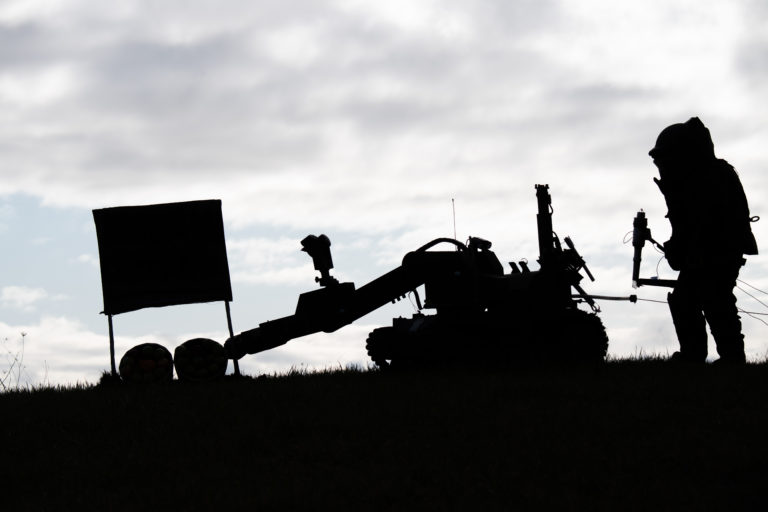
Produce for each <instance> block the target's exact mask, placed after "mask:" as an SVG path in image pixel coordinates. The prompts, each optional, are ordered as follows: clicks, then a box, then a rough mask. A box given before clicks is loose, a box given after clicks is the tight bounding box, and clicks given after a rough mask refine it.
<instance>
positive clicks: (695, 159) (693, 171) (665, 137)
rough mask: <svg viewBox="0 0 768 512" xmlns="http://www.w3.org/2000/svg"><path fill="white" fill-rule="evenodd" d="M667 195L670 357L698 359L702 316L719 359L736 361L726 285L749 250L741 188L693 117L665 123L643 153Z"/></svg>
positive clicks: (733, 313)
mask: <svg viewBox="0 0 768 512" xmlns="http://www.w3.org/2000/svg"><path fill="white" fill-rule="evenodd" d="M648 154H649V155H650V156H651V158H653V163H654V164H655V165H656V167H657V168H658V170H659V178H654V181H655V182H656V184H657V185H658V187H659V189H660V190H661V192H662V194H663V195H664V199H665V201H666V203H667V210H668V211H667V218H668V219H669V222H670V224H671V226H672V235H671V237H670V239H669V240H668V241H667V242H666V243H665V244H664V251H665V255H666V258H667V261H668V262H669V265H670V266H671V267H672V268H673V269H674V270H678V271H679V276H678V279H677V282H676V284H675V287H674V289H673V291H672V292H671V293H670V294H669V296H668V300H669V309H670V312H671V313H672V321H673V323H674V325H675V331H676V332H677V338H678V341H679V343H680V351H679V352H675V353H674V354H673V356H672V358H673V360H675V361H683V362H693V363H704V362H705V361H706V358H707V332H706V324H709V329H710V331H711V332H712V336H713V337H714V339H715V343H716V346H717V352H718V354H719V355H720V361H721V362H722V363H733V364H743V363H744V362H745V354H744V335H743V334H742V331H741V320H740V318H739V315H738V310H737V308H736V297H735V296H734V295H733V289H734V287H735V286H736V279H737V278H738V275H739V270H740V269H741V267H742V265H744V263H745V262H746V260H745V259H744V255H745V254H757V244H756V242H755V237H754V236H753V234H752V229H751V226H750V222H751V218H750V214H749V206H748V203H747V198H746V195H745V194H744V188H743V187H742V185H741V181H740V180H739V176H738V174H737V173H736V170H735V169H734V168H733V167H732V166H731V165H730V164H729V163H728V162H727V161H725V160H723V159H720V158H717V157H716V156H715V149H714V144H713V143H712V137H711V136H710V133H709V130H708V129H707V127H706V126H704V123H702V122H701V120H700V119H699V118H698V117H693V118H691V119H689V120H688V121H686V122H685V123H679V124H673V125H671V126H668V127H667V128H665V129H664V130H662V132H661V133H660V134H659V136H658V139H657V140H656V144H655V146H654V148H653V149H651V151H650V152H649V153H648Z"/></svg>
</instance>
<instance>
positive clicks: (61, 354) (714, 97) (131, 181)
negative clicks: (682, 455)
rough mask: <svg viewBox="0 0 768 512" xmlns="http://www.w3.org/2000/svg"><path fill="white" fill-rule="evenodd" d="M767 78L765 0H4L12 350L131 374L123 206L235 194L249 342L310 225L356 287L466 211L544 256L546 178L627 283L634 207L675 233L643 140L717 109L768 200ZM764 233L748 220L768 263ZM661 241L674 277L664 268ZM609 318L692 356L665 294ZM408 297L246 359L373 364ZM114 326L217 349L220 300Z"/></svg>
mask: <svg viewBox="0 0 768 512" xmlns="http://www.w3.org/2000/svg"><path fill="white" fill-rule="evenodd" d="M766 91H768V3H766V2H761V1H746V0H742V1H728V2H726V1H703V0H695V1H694V0H691V1H680V0H676V1H675V0H673V1H669V0H665V1H661V0H658V1H657V0H653V1H645V2H632V3H629V2H616V1H610V0H580V1H578V2H567V1H547V0H536V1H533V0H530V1H513V0H488V1H478V2H466V1H449V0H441V1H431V0H419V1H413V0H402V1H401V0H388V1H386V2H381V1H367V0H366V1H363V0H336V1H331V0H327V1H320V0H312V1H301V0H296V1H285V0H279V1H278V0H276V1H266V0H249V1H229V2H222V1H221V0H217V1H215V2H214V1H210V2H208V1H199V0H191V1H190V0H185V1H170V0H166V1H163V2H150V1H128V0H126V1H122V2H119V3H112V2H96V1H93V0H72V1H66V0H59V1H48V0H20V1H16V0H2V1H0V244H1V246H2V251H0V341H2V342H3V346H2V347H1V348H2V354H3V357H5V358H6V359H8V358H9V357H11V356H10V354H19V353H20V350H21V341H22V338H23V341H24V365H25V372H26V373H25V375H24V376H23V379H26V381H28V382H30V383H32V384H38V383H72V382H75V381H95V380H96V379H97V378H98V375H99V373H100V371H101V370H104V369H108V368H109V352H108V342H107V326H106V319H105V317H104V316H103V315H99V312H100V311H101V308H102V297H101V286H100V275H99V268H98V249H97V245H96V234H95V229H94V226H93V220H92V216H91V209H93V208H102V207H108V206H120V205H133V204H149V203H158V202H171V201H179V200H193V199H221V200H222V201H223V213H224V219H225V228H226V232H227V245H228V252H229V259H230V270H231V273H232V280H233V293H234V302H233V304H232V314H233V320H234V324H235V330H236V331H241V330H245V329H249V328H252V327H255V326H257V325H258V324H259V323H261V322H264V321H266V320H270V319H273V318H277V317H281V316H285V315H288V314H290V313H292V312H293V310H294V308H295V302H296V297H297V296H298V294H299V293H300V292H302V291H307V290H311V289H314V288H315V287H316V284H315V283H314V281H313V278H314V271H313V269H312V264H311V261H310V260H309V258H308V257H307V256H306V255H305V254H304V253H301V252H300V251H299V249H300V245H299V241H300V240H301V239H302V238H303V237H304V236H305V235H306V234H308V233H315V234H319V233H325V234H327V235H328V236H329V237H330V238H331V240H332V241H333V247H332V249H333V251H334V262H335V264H336V269H335V270H334V272H335V274H336V275H337V276H338V277H339V278H341V279H344V280H352V281H355V283H357V285H358V286H359V285H362V284H364V283H365V282H367V281H369V280H370V279H372V278H374V277H377V276H378V275H380V274H382V273H384V272H386V271H388V270H390V269H391V268H393V267H395V266H397V265H398V264H399V262H400V260H401V258H402V256H403V255H404V254H405V253H406V252H407V251H409V250H413V249H414V248H416V247H418V246H420V245H421V244H423V243H424V242H426V241H428V240H430V239H432V238H435V237H438V236H452V234H453V223H452V211H451V199H455V204H456V230H457V234H458V238H459V239H466V238H467V237H468V236H469V235H473V236H480V237H483V238H486V239H489V240H491V241H493V242H494V250H495V251H496V252H497V254H498V256H499V257H500V259H501V260H502V261H509V260H520V259H522V258H527V259H529V260H531V261H534V260H535V259H536V257H537V241H536V229H535V213H536V201H535V196H534V184H536V183H548V184H549V185H550V187H551V191H552V196H553V202H554V209H555V215H554V225H555V230H556V231H557V232H558V234H560V235H561V236H565V235H570V236H571V237H572V238H573V239H574V241H575V242H576V244H577V246H578V247H579V249H580V250H581V253H582V254H583V255H584V257H585V258H586V259H587V261H588V263H589V264H590V267H591V269H592V271H593V273H594V274H595V277H596V278H597V281H596V282H595V283H590V284H589V285H588V290H589V291H591V292H593V293H599V294H609V295H628V294H629V293H633V291H632V289H631V283H630V275H631V259H632V249H631V246H629V245H626V244H624V243H623V239H624V235H625V234H626V233H627V232H628V231H629V230H631V227H632V218H633V217H634V215H635V213H636V212H637V211H638V210H639V209H640V208H643V209H645V211H646V212H647V213H648V216H649V219H650V226H651V229H652V230H653V233H654V237H655V238H657V239H659V240H666V238H667V237H668V233H669V227H668V225H667V223H666V220H665V219H664V214H665V207H664V201H663V198H662V197H661V195H660V194H659V193H658V190H657V189H656V187H655V185H654V184H653V182H652V177H653V176H654V175H655V168H654V167H653V165H652V162H651V160H650V158H649V157H648V156H647V152H648V150H649V149H650V148H651V147H652V145H653V143H654V141H655V139H656V136H657V135H658V133H659V131H660V130H661V129H663V128H664V127H665V126H667V125H669V124H672V123H676V122H683V121H685V120H687V119H688V118H689V117H691V116H694V115H696V116H699V117H700V118H701V119H702V120H703V121H704V123H705V124H706V125H707V126H708V127H709V128H710V131H711V133H712V136H713V138H714V141H715V149H716V152H717V154H718V156H720V157H721V158H726V159H727V160H729V162H731V163H732V164H733V165H734V166H735V167H736V169H737V170H738V171H739V173H740V176H741V179H742V182H743V184H744V187H745V189H746V191H747V195H748V198H749V200H750V206H751V209H752V213H753V214H754V215H764V216H765V215H768V214H766V212H765V211H764V209H763V206H764V204H765V198H766V197H768V174H767V173H766V170H768V150H767V149H766V141H768V101H766V99H767V97H766V96H767V95H766ZM767 226H768V217H766V220H764V221H763V222H760V223H757V224H754V225H753V227H754V231H755V234H756V237H757V239H758V245H759V246H760V248H761V250H763V252H765V249H764V247H765V241H766V240H768V227H767ZM645 256H646V259H645V265H644V270H643V273H644V274H645V275H646V276H650V275H654V274H656V268H657V267H656V264H657V262H658V256H657V255H655V253H653V252H652V251H651V250H647V251H646V254H645ZM533 267H534V268H536V267H537V265H536V264H533ZM767 270H768V259H766V257H765V256H764V255H760V256H757V257H752V258H750V261H749V263H748V264H747V266H746V267H745V268H744V269H743V271H742V278H743V279H744V281H746V282H748V283H749V284H751V285H753V286H756V287H757V288H760V289H763V290H766V289H768V273H767V272H766V271H767ZM658 271H659V273H660V275H661V277H666V278H674V277H675V273H674V272H673V271H672V270H671V269H669V267H668V266H667V265H666V264H665V263H664V262H661V264H660V265H659V266H658ZM742 286H744V287H745V288H746V286H745V285H742ZM746 289H747V290H749V291H750V292H751V293H753V294H756V295H757V296H758V297H761V294H760V293H759V292H756V291H755V290H753V289H750V288H746ZM638 293H639V295H640V296H641V297H645V298H649V299H663V298H664V296H665V293H666V290H647V289H645V288H643V289H640V290H639V291H638ZM737 296H738V298H739V305H740V307H742V308H744V309H746V310H748V311H756V312H765V311H766V308H765V307H764V306H762V305H761V304H760V303H758V302H756V301H754V300H753V299H751V298H750V297H749V296H747V295H745V294H744V293H742V292H741V291H739V290H737ZM762 298H763V300H764V298H765V296H764V295H762ZM602 306H603V310H604V312H603V314H602V318H603V322H604V323H605V325H606V327H607V329H608V333H609V336H610V338H611V349H610V352H611V354H613V355H616V356H627V355H633V354H638V353H640V352H642V353H662V354H667V353H671V352H672V351H674V350H675V348H676V346H677V344H676V339H675V335H674V331H673V328H672V324H671V320H670V319H669V314H668V310H667V308H666V306H665V305H663V304H656V303H642V304H638V305H632V304H629V303H603V304H602ZM411 311H412V307H411V306H410V304H407V301H406V303H401V304H399V305H398V306H397V307H392V308H384V310H382V311H379V312H377V313H375V314H372V315H369V316H368V317H365V318H363V319H361V320H360V321H358V322H357V323H356V324H355V325H352V326H349V327H347V328H344V329H342V330H340V331H339V332H337V333H335V334H333V335H317V336H311V337H308V338H307V339H303V340H297V341H294V342H291V343H289V344H288V345H287V346H285V347H283V348H281V349H277V350H274V351H271V352H268V353H264V354H261V355H256V356H247V357H246V358H245V359H244V360H243V363H242V365H243V368H244V369H245V370H246V371H247V372H250V373H258V372H263V371H283V370H287V369H289V368H291V367H292V366H296V367H300V366H301V365H307V366H311V367H326V366H338V365H345V364H348V363H361V364H365V362H366V356H365V349H364V343H365V337H366V334H367V332H368V331H370V330H371V329H373V328H374V327H376V326H380V325H385V324H386V323H388V321H389V319H390V318H392V317H393V316H398V315H400V314H403V315H406V314H410V312H411ZM762 318H768V317H762ZM743 323H744V330H745V332H746V335H747V351H748V355H749V356H750V357H752V358H757V357H759V358H762V357H764V356H765V355H766V353H768V326H766V325H764V324H763V323H761V322H759V321H758V320H756V319H753V318H750V317H746V318H744V319H743ZM115 330H116V336H117V353H118V359H119V357H121V356H122V354H123V353H124V352H125V351H126V350H127V349H128V348H130V347H131V346H133V345H135V344H136V343H139V342H143V341H155V342H159V343H161V344H163V345H165V346H166V347H168V348H169V349H170V350H171V351H173V349H174V348H175V346H176V345H178V344H179V343H181V342H182V341H184V340H185V339H189V338H191V337H195V336H199V335H205V336H207V337H212V338H214V339H217V340H219V341H222V342H223V341H224V339H226V321H225V316H224V307H223V305H221V304H204V305H193V306H176V307H170V308H163V309H159V310H145V311H140V312H136V313H127V314H124V315H119V316H117V317H115ZM22 333H25V334H24V335H23V336H22ZM710 351H711V352H712V353H713V354H714V346H713V345H712V344H711V350H710ZM8 366H9V363H8V362H7V361H5V360H3V359H2V358H0V371H2V372H4V371H7V368H8ZM23 379H22V380H23Z"/></svg>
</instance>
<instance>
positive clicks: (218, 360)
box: [174, 338, 227, 382]
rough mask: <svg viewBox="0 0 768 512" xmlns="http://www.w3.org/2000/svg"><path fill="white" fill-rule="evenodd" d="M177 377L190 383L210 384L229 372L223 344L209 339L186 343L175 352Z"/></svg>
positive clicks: (198, 339)
mask: <svg viewBox="0 0 768 512" xmlns="http://www.w3.org/2000/svg"><path fill="white" fill-rule="evenodd" d="M174 363H175V364H176V375H178V376H179V380H182V381H188V382H209V381H212V380H216V379H220V378H222V377H223V376H224V374H225V373H226V372H227V354H226V352H225V351H224V347H223V346H222V345H221V343H218V342H216V341H214V340H210V339H208V338H195V339H192V340H188V341H185V342H184V343H182V344H181V345H179V346H178V347H176V350H175V351H174Z"/></svg>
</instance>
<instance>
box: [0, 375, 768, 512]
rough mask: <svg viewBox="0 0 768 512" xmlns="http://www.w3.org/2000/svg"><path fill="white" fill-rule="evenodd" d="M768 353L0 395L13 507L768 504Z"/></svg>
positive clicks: (6, 482)
mask: <svg viewBox="0 0 768 512" xmlns="http://www.w3.org/2000/svg"><path fill="white" fill-rule="evenodd" d="M767 400H768V366H767V365H765V364H760V365H750V366H748V367H746V368H740V369H735V368H724V369H723V368H713V367H711V366H710V367H697V368H685V367H683V368H681V367H674V366H670V365H668V364H664V363H662V362H658V361H651V362H648V361H641V362H612V363H608V364H605V365H603V366H600V367H592V368H567V369H566V368H547V369H541V368H539V369H523V370H519V369H518V370H514V371H494V372H480V371H445V370H444V371H435V372H422V373H405V374H382V373H379V372H337V373H327V374H316V375H294V376H285V377H279V378H260V379H246V380H237V381H235V380H225V381H223V382H219V383H216V384H211V385H195V386H191V385H183V384H181V383H178V382H174V383H173V384H172V385H167V386H164V387H159V388H153V389H140V388H139V389H137V388H130V387H124V386H118V387H93V388H87V389H71V390H53V389H48V390H38V391H34V392H15V393H6V394H2V395H0V417H1V418H2V430H1V431H0V432H2V433H1V434H0V441H1V443H0V448H1V449H2V469H0V488H2V504H0V507H2V509H3V510H8V511H11V510H137V511H141V510H159V509H165V510H174V511H177V510H184V511H187V510H253V511H257V510H295V509H310V508H312V509H328V508H335V509H342V510H348V509H356V510H370V509H374V510H402V509H410V510H422V509H423V510H469V509H472V510H511V509H522V510H542V509H558V510H673V509H674V510H707V509H711V510H726V509H728V510H761V509H762V510H765V509H766V507H767V506H768V504H767V503H766V501H768V500H766V497H767V496H768V444H767V442H768V405H767Z"/></svg>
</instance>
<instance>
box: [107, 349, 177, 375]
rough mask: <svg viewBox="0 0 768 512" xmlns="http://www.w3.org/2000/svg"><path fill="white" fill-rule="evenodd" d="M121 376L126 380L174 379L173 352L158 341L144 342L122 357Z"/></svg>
mask: <svg viewBox="0 0 768 512" xmlns="http://www.w3.org/2000/svg"><path fill="white" fill-rule="evenodd" d="M120 377H121V378H122V379H123V380H124V381H125V382H135V383H142V384H143V383H160V382H170V381H171V380H173V358H172V357H171V352H170V351H169V350H168V349H167V348H165V347H164V346H162V345H158V344H157V343H142V344H141V345H136V346H135V347H133V348H131V349H130V350H128V352H126V353H125V355H124V356H123V357H122V359H120Z"/></svg>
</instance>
